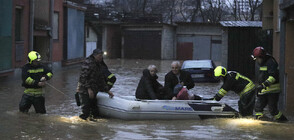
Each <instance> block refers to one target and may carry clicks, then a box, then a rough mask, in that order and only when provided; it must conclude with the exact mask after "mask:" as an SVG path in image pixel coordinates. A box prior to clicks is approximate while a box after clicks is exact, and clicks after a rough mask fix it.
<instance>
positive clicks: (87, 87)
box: [77, 49, 113, 120]
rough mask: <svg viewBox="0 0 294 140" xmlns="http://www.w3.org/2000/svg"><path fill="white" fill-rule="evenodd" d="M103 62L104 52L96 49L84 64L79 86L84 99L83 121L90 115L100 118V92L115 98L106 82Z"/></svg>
mask: <svg viewBox="0 0 294 140" xmlns="http://www.w3.org/2000/svg"><path fill="white" fill-rule="evenodd" d="M102 60H103V52H102V51H101V50H100V49H95V50H94V51H93V53H92V55H90V56H89V57H87V58H86V60H85V61H84V62H83V64H82V70H81V74H80V79H79V82H78V86H77V92H78V93H79V95H80V96H81V99H82V105H83V106H82V112H83V114H81V115H80V118H81V119H84V120H86V119H87V118H88V117H89V116H90V115H93V118H97V117H99V116H98V107H97V99H96V95H97V93H98V92H99V91H101V92H107V93H108V94H109V97H111V98H112V97H113V93H112V92H111V91H110V87H109V86H108V85H107V84H106V82H105V77H104V74H103V71H102V66H101V62H102Z"/></svg>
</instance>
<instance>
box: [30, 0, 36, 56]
mask: <svg viewBox="0 0 294 140" xmlns="http://www.w3.org/2000/svg"><path fill="white" fill-rule="evenodd" d="M34 13H35V0H30V26H29V30H30V31H29V51H32V50H34Z"/></svg>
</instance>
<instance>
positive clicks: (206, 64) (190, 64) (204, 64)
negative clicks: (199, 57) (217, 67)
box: [183, 61, 213, 69]
mask: <svg viewBox="0 0 294 140" xmlns="http://www.w3.org/2000/svg"><path fill="white" fill-rule="evenodd" d="M190 68H213V66H212V64H211V62H210V61H187V62H185V63H184V65H183V69H190Z"/></svg>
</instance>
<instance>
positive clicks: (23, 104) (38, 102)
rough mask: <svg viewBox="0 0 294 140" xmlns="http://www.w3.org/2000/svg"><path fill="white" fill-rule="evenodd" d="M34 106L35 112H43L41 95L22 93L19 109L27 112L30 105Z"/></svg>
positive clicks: (43, 106)
mask: <svg viewBox="0 0 294 140" xmlns="http://www.w3.org/2000/svg"><path fill="white" fill-rule="evenodd" d="M32 105H33V106H34V108H35V111H36V113H41V114H45V113H46V109H45V98H44V97H43V96H37V97H35V96H30V95H27V94H23V95H22V98H21V101H20V103H19V111H20V112H24V113H27V112H29V110H30V108H31V106H32Z"/></svg>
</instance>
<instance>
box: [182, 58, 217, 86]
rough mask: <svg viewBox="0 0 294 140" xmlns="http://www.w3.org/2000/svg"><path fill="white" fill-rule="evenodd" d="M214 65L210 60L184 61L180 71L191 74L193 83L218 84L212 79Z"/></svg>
mask: <svg viewBox="0 0 294 140" xmlns="http://www.w3.org/2000/svg"><path fill="white" fill-rule="evenodd" d="M214 69H215V64H214V62H213V61H212V60H186V61H184V63H183V65H182V70H184V71H188V72H190V73H191V76H192V79H193V81H194V82H197V83H198V82H212V83H216V82H219V80H218V79H215V78H214V73H213V71H214Z"/></svg>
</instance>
